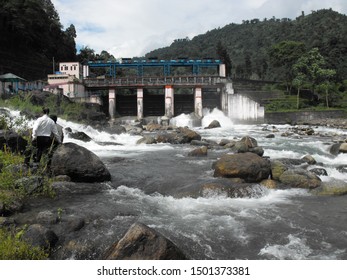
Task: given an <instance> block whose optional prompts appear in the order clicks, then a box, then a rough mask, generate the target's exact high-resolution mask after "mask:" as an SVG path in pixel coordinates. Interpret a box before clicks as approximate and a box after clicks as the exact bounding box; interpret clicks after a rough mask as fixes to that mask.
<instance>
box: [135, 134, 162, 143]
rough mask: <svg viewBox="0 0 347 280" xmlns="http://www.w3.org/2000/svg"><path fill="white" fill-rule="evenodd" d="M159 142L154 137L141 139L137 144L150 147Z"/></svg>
mask: <svg viewBox="0 0 347 280" xmlns="http://www.w3.org/2000/svg"><path fill="white" fill-rule="evenodd" d="M156 143H157V141H156V140H155V138H154V137H152V136H148V135H146V136H144V137H142V138H141V139H139V140H137V142H136V144H138V145H140V144H148V145H151V144H156Z"/></svg>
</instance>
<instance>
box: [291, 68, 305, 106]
mask: <svg viewBox="0 0 347 280" xmlns="http://www.w3.org/2000/svg"><path fill="white" fill-rule="evenodd" d="M305 78H306V77H305V75H304V74H303V73H300V72H299V73H297V75H296V76H295V77H294V79H293V82H292V83H293V85H294V86H295V87H296V88H297V94H296V96H297V99H296V109H299V107H300V90H301V89H302V86H303V85H304V83H305Z"/></svg>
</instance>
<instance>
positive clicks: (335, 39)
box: [146, 9, 347, 81]
mask: <svg viewBox="0 0 347 280" xmlns="http://www.w3.org/2000/svg"><path fill="white" fill-rule="evenodd" d="M346 26H347V16H346V15H342V14H339V13H337V12H335V11H332V10H331V9H330V10H319V11H313V12H312V13H311V14H309V15H301V16H299V17H297V18H296V19H295V20H291V19H288V18H283V19H277V18H275V17H273V18H270V19H267V18H265V19H263V20H260V19H253V20H245V21H243V23H242V24H235V23H232V24H229V25H226V26H225V27H223V28H218V29H214V30H211V31H208V32H207V33H205V34H202V35H198V36H195V37H194V38H192V39H189V38H185V39H177V40H175V41H174V42H173V43H172V44H171V45H170V46H169V47H165V48H160V49H157V50H153V51H151V52H149V53H148V54H146V57H158V58H160V59H177V58H178V57H190V58H192V59H194V58H203V57H215V58H220V56H218V54H217V45H218V44H222V46H224V47H225V48H226V50H227V53H228V55H229V57H230V59H231V61H232V71H231V77H232V78H234V79H251V78H252V79H259V80H271V81H285V77H286V76H287V71H288V70H290V68H280V67H278V66H277V65H276V63H277V62H276V61H275V62H276V63H275V64H274V63H273V62H274V61H273V60H271V59H270V53H271V49H273V48H274V46H276V45H280V44H281V42H284V41H285V42H296V43H292V44H287V45H288V47H289V48H287V51H289V53H290V52H291V53H292V55H294V56H295V55H296V53H295V52H294V50H298V49H299V50H302V49H303V47H304V48H305V50H311V49H313V48H318V49H319V52H320V53H321V54H322V56H323V57H324V58H325V59H326V63H327V65H326V67H327V68H328V69H335V70H336V79H337V80H339V81H341V80H344V79H346V78H347V48H346V46H347V28H346ZM219 42H220V43H219ZM282 44H283V43H282ZM290 45H291V46H292V47H293V48H290Z"/></svg>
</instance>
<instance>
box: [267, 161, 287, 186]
mask: <svg viewBox="0 0 347 280" xmlns="http://www.w3.org/2000/svg"><path fill="white" fill-rule="evenodd" d="M286 170H288V167H287V166H286V165H285V164H284V163H283V162H282V161H280V160H272V161H271V176H272V179H273V180H277V181H278V180H279V178H280V177H281V175H282V174H283V172H284V171H286Z"/></svg>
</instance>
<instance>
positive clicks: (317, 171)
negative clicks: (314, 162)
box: [309, 168, 328, 176]
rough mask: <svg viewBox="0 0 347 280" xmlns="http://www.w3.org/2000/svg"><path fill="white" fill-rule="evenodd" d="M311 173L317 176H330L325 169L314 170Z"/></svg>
mask: <svg viewBox="0 0 347 280" xmlns="http://www.w3.org/2000/svg"><path fill="white" fill-rule="evenodd" d="M309 171H310V172H312V173H314V174H316V175H317V176H328V172H327V171H326V170H325V169H324V168H312V169H310V170H309Z"/></svg>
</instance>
